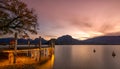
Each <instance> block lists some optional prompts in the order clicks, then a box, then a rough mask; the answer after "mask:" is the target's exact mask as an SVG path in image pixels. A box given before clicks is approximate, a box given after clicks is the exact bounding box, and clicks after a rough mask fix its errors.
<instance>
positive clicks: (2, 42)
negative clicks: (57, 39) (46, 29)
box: [0, 38, 47, 45]
mask: <svg viewBox="0 0 120 69" xmlns="http://www.w3.org/2000/svg"><path fill="white" fill-rule="evenodd" d="M11 40H14V38H0V45H7V44H10V41H11ZM29 40H30V44H38V43H39V38H36V39H34V40H32V39H29ZM41 42H42V44H47V41H46V40H45V39H43V38H42V39H41ZM24 44H28V39H24V38H20V39H18V45H24Z"/></svg>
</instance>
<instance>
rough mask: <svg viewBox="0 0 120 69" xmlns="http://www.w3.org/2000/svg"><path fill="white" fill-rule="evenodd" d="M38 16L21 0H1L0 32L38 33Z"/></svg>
mask: <svg viewBox="0 0 120 69" xmlns="http://www.w3.org/2000/svg"><path fill="white" fill-rule="evenodd" d="M36 27H37V16H36V15H35V14H34V10H33V9H28V8H27V5H26V4H25V3H24V2H22V1H20V0H0V34H7V33H13V32H16V31H17V32H19V33H26V32H31V33H36Z"/></svg>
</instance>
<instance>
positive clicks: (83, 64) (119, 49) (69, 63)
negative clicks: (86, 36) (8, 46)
mask: <svg viewBox="0 0 120 69" xmlns="http://www.w3.org/2000/svg"><path fill="white" fill-rule="evenodd" d="M39 52H40V51H39V49H33V50H23V51H20V52H18V53H17V61H16V64H13V63H11V60H13V58H12V57H11V59H10V58H4V59H0V69H13V68H14V69H16V68H18V69H120V46H119V45H56V46H55V49H54V54H53V55H52V56H51V58H49V49H46V48H44V49H41V56H40V55H39ZM113 52H114V54H113ZM8 55H13V53H12V52H10V53H9V54H8ZM0 58H1V57H0ZM39 58H40V60H39ZM46 59H47V61H45V63H43V64H40V63H39V61H40V62H41V60H46Z"/></svg>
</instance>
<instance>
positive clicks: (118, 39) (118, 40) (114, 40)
mask: <svg viewBox="0 0 120 69" xmlns="http://www.w3.org/2000/svg"><path fill="white" fill-rule="evenodd" d="M56 44H58V45H86V44H87V45H119V44H120V36H99V37H95V38H90V39H87V40H77V39H74V38H72V37H71V36H70V35H65V36H62V37H59V38H58V39H56Z"/></svg>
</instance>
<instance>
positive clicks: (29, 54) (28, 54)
mask: <svg viewBox="0 0 120 69" xmlns="http://www.w3.org/2000/svg"><path fill="white" fill-rule="evenodd" d="M28 48H29V49H28V53H27V56H31V53H30V39H29V38H28Z"/></svg>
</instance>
